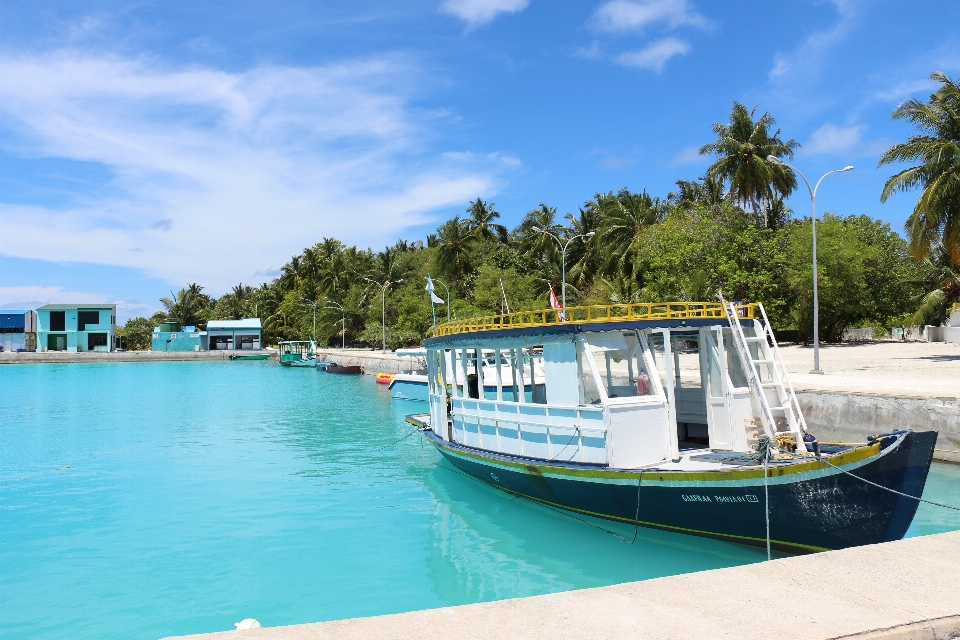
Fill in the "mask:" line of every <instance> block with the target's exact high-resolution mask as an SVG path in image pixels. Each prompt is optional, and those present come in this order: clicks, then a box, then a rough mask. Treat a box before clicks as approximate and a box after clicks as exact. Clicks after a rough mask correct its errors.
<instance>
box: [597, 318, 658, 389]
mask: <svg viewBox="0 0 960 640" xmlns="http://www.w3.org/2000/svg"><path fill="white" fill-rule="evenodd" d="M583 337H584V340H585V341H586V343H587V344H588V345H589V346H590V350H591V351H592V353H593V357H594V362H595V363H596V365H597V369H598V373H599V374H600V380H601V384H602V385H603V386H604V390H605V391H606V393H607V397H608V398H630V397H637V396H648V395H655V394H656V388H655V385H654V384H653V383H652V381H651V379H650V372H649V370H648V368H647V363H646V361H645V359H644V357H643V349H642V348H641V344H640V340H639V338H638V336H637V334H636V333H635V332H633V331H630V332H615V331H612V332H603V333H599V332H596V333H585V334H584V335H583ZM581 377H582V379H583V392H584V404H595V403H596V402H598V401H599V397H600V394H599V393H598V391H597V389H596V382H595V381H594V380H593V377H592V375H590V369H589V367H588V366H584V367H582V376H581Z"/></svg>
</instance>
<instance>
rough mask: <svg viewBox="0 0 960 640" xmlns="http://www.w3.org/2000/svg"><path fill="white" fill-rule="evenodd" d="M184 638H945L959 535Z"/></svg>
mask: <svg viewBox="0 0 960 640" xmlns="http://www.w3.org/2000/svg"><path fill="white" fill-rule="evenodd" d="M250 615H253V616H255V615H256V612H254V611H251V612H250ZM261 622H262V623H266V624H269V621H261ZM184 637H185V638H194V639H196V640H201V639H202V640H228V639H236V640H239V639H254V638H256V639H261V640H268V639H269V640H273V639H280V638H283V639H285V640H287V639H289V640H328V639H333V638H337V639H340V640H361V639H367V638H398V639H400V638H403V639H407V638H417V639H419V640H432V639H440V638H459V639H462V640H486V639H490V640H494V639H496V640H499V639H502V638H555V639H564V638H569V639H574V638H618V639H621V638H624V639H625V638H631V639H632V638H704V639H707V638H736V639H744V640H746V639H751V638H757V639H758V640H759V639H767V638H795V639H797V640H826V639H828V638H861V639H866V638H871V639H880V638H883V639H890V640H893V639H896V640H901V639H907V638H911V639H912V638H924V639H927V638H929V639H930V640H933V639H937V640H947V639H952V638H957V637H960V531H957V532H950V533H942V534H938V535H931V536H923V537H919V538H910V539H907V540H900V541H897V542H888V543H886V544H879V545H870V546H864V547H855V548H852V549H843V550H841V551H829V552H826V553H819V554H814V555H807V556H796V557H791V558H784V559H781V560H773V561H770V562H762V563H758V564H750V565H744V566H739V567H731V568H728V569H716V570H713V571H702V572H698V573H688V574H684V575H679V576H671V577H668V578H657V579H653V580H645V581H642V582H630V583H626V584H619V585H614V586H611V587H600V588H596V589H582V590H578V591H568V592H565V593H556V594H551V595H545V596H535V597H531V598H518V599H515V600H501V601H499V602H487V603H481V604H472V605H464V606H459V607H447V608H443V609H431V610H426V611H413V612H410V613H400V614H395V615H387V616H377V617H371V618H357V619H352V620H338V621H333V622H320V623H314V624H301V625H292V626H286V627H274V628H262V629H250V630H245V631H227V632H220V633H209V634H202V635H194V636H184Z"/></svg>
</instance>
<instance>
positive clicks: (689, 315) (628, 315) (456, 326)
mask: <svg viewBox="0 0 960 640" xmlns="http://www.w3.org/2000/svg"><path fill="white" fill-rule="evenodd" d="M757 307H758V304H757V303H749V304H740V305H737V306H736V309H737V316H738V317H740V318H742V319H744V320H753V319H758V318H759V317H760V315H759V312H758V308H757ZM693 318H714V319H717V320H725V319H726V314H725V313H724V310H723V305H722V304H720V303H719V302H637V303H630V304H599V305H589V306H582V307H567V308H566V309H542V310H539V311H517V312H515V313H506V314H502V315H495V316H483V317H479V318H465V319H462V320H452V321H450V322H446V323H444V324H441V325H438V326H437V328H436V330H435V332H434V335H435V336H448V335H453V334H458V333H474V332H478V331H494V330H497V329H519V328H526V327H549V326H555V325H563V324H590V323H600V322H617V321H623V320H682V319H693Z"/></svg>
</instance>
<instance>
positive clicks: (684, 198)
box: [667, 175, 727, 213]
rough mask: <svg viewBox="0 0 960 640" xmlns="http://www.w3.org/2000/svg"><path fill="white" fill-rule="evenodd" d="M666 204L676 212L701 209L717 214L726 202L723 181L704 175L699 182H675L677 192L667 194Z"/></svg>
mask: <svg viewBox="0 0 960 640" xmlns="http://www.w3.org/2000/svg"><path fill="white" fill-rule="evenodd" d="M667 202H669V203H670V204H672V205H673V206H674V207H675V208H676V209H677V210H678V211H688V210H690V209H692V208H694V207H703V208H705V209H709V210H711V211H713V212H714V213H719V212H720V211H721V209H722V207H723V205H724V204H725V203H726V202H727V194H726V193H725V192H724V190H723V181H722V180H719V179H718V178H717V177H716V176H711V175H705V176H701V177H700V179H699V180H692V181H691V180H677V190H676V191H671V192H670V193H669V194H667Z"/></svg>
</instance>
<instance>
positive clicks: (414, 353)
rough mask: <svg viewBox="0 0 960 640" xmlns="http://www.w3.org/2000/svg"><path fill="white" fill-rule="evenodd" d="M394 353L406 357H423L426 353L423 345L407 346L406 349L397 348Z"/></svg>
mask: <svg viewBox="0 0 960 640" xmlns="http://www.w3.org/2000/svg"><path fill="white" fill-rule="evenodd" d="M394 353H395V354H396V355H398V356H405V357H408V358H423V357H424V356H426V355H427V350H426V349H424V348H423V347H408V348H406V349H397V350H396V351H394Z"/></svg>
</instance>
